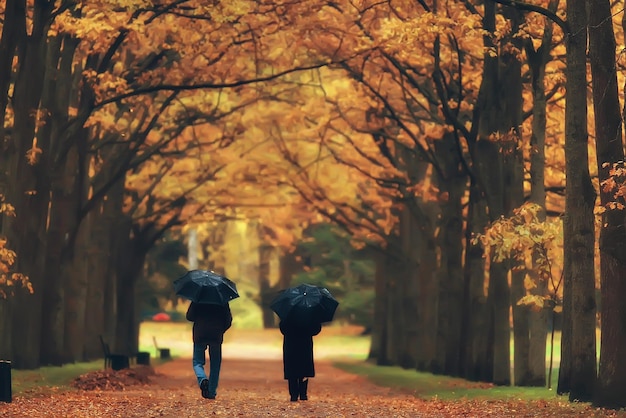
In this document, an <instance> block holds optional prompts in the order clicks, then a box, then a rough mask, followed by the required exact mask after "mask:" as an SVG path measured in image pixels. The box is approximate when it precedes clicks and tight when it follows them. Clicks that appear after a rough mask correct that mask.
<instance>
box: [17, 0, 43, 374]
mask: <svg viewBox="0 0 626 418" xmlns="http://www.w3.org/2000/svg"><path fill="white" fill-rule="evenodd" d="M52 6H53V5H52V4H51V3H47V2H37V3H35V7H34V10H33V15H32V16H33V22H32V30H31V32H30V35H29V36H28V37H27V38H26V42H25V43H24V44H23V45H21V47H23V48H24V50H22V51H21V52H22V54H21V55H20V57H22V58H23V59H21V60H20V62H19V69H18V72H17V77H16V80H15V85H14V92H13V93H14V94H13V111H14V126H13V133H12V135H11V140H12V142H13V146H10V149H11V150H12V151H13V150H14V151H15V153H13V154H12V155H11V157H10V158H11V159H12V161H11V162H10V170H11V171H10V172H12V173H14V175H15V178H16V179H19V181H18V182H16V183H14V184H12V185H11V186H10V188H9V193H8V201H9V202H11V203H12V204H13V205H14V207H15V212H16V214H17V217H16V218H15V219H13V220H11V222H10V226H11V227H10V228H9V229H8V230H7V231H6V234H7V237H8V243H9V246H11V247H13V248H14V250H15V252H16V253H17V254H18V258H17V262H16V266H15V267H16V270H17V271H19V272H21V273H23V274H25V275H27V276H28V277H29V278H30V281H31V283H32V285H33V288H34V289H35V293H34V294H29V293H28V292H26V291H25V290H24V289H17V292H16V294H15V297H14V298H13V300H12V302H13V334H12V337H13V367H15V368H16V369H20V368H29V369H30V368H36V367H39V365H40V361H39V350H40V343H41V303H42V298H43V292H42V290H41V289H42V285H43V272H44V268H45V251H46V241H45V231H46V222H47V218H48V216H47V213H48V201H49V197H48V196H49V182H48V177H47V173H46V168H47V163H46V160H47V159H48V158H49V145H50V143H49V138H42V139H43V140H44V141H43V142H38V143H37V146H38V147H39V148H40V149H41V150H42V153H41V158H40V160H39V161H38V162H37V164H34V165H32V164H29V162H28V161H27V159H26V155H27V152H28V150H30V149H31V148H32V146H33V138H34V137H35V126H36V122H37V112H36V110H37V109H38V108H39V103H40V100H41V95H42V90H43V81H44V75H45V68H46V65H45V63H46V53H47V47H46V40H47V30H48V24H49V18H50V13H51V11H52ZM23 29H24V30H25V29H26V28H25V27H24V28H23Z"/></svg>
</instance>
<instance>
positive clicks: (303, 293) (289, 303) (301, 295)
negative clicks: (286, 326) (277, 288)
mask: <svg viewBox="0 0 626 418" xmlns="http://www.w3.org/2000/svg"><path fill="white" fill-rule="evenodd" d="M338 305H339V302H337V300H336V299H335V298H334V297H333V295H331V294H330V292H329V291H328V289H326V288H323V287H319V286H313V285H310V284H301V285H298V286H296V287H290V288H288V289H285V290H283V291H282V292H280V294H279V295H278V296H277V297H276V298H275V299H274V300H273V301H272V303H271V305H270V308H272V310H273V311H274V312H276V314H277V315H278V317H279V318H280V319H281V320H283V321H287V320H289V321H294V322H298V323H301V324H309V323H323V322H330V321H332V320H333V316H334V315H335V311H336V310H337V306H338Z"/></svg>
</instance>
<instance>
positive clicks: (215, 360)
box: [192, 343, 222, 396]
mask: <svg viewBox="0 0 626 418" xmlns="http://www.w3.org/2000/svg"><path fill="white" fill-rule="evenodd" d="M207 346H208V347H209V395H213V396H215V395H216V394H217V383H218V382H219V380H220V367H221V366H222V344H219V343H211V344H195V343H194V345H193V360H192V363H193V371H194V373H195V374H196V378H197V379H198V386H200V383H201V382H202V380H204V379H206V378H207V377H206V373H205V372H204V365H205V363H206V355H205V354H206V349H207Z"/></svg>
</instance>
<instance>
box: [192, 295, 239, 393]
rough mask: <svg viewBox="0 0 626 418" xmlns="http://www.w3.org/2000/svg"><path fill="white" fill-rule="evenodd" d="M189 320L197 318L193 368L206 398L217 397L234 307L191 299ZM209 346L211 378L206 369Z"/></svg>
mask: <svg viewBox="0 0 626 418" xmlns="http://www.w3.org/2000/svg"><path fill="white" fill-rule="evenodd" d="M186 317H187V320H188V321H193V331H192V332H193V360H192V364H193V371H194V373H195V374H196V378H197V379H198V386H200V391H201V392H202V397H203V398H207V399H215V396H216V395H217V384H218V382H219V379H220V368H221V366H222V343H223V342H224V333H225V332H226V330H228V329H229V328H230V326H231V325H232V322H233V316H232V314H231V312H230V306H228V304H226V305H213V304H204V303H195V302H191V304H190V305H189V309H187V315H186ZM207 347H208V348H209V378H208V379H207V377H206V373H205V372H204V365H205V363H206V349H207Z"/></svg>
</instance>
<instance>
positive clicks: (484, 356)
mask: <svg viewBox="0 0 626 418" xmlns="http://www.w3.org/2000/svg"><path fill="white" fill-rule="evenodd" d="M481 194H482V192H481V190H480V188H479V187H478V185H477V184H476V182H475V180H474V179H473V178H472V180H471V182H470V195H469V208H468V216H467V227H466V228H465V234H466V236H465V248H466V250H465V270H464V283H463V317H462V321H461V346H460V371H461V376H464V377H465V378H467V379H469V380H480V381H491V379H492V376H493V367H492V366H490V364H489V362H488V357H489V355H490V354H489V353H488V352H487V329H488V327H487V323H488V317H487V315H488V312H487V295H486V294H485V259H484V257H483V254H484V251H483V249H482V247H481V246H480V244H473V243H472V237H473V235H474V234H478V233H483V232H484V228H485V226H486V225H487V222H488V217H487V207H486V202H485V200H484V199H483V198H482V197H481Z"/></svg>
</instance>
